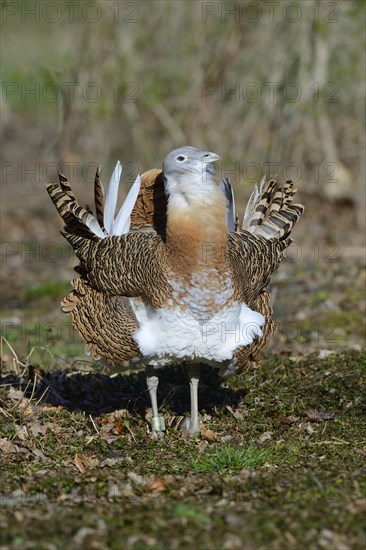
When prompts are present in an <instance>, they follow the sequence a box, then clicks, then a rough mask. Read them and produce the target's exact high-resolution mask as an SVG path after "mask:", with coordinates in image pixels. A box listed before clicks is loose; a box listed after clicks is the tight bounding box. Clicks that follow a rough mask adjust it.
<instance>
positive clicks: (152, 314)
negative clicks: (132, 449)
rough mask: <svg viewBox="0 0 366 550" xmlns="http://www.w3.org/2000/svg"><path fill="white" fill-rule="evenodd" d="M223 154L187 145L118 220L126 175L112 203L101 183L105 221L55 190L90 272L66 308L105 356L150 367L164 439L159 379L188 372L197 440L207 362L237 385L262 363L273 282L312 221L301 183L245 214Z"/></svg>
mask: <svg viewBox="0 0 366 550" xmlns="http://www.w3.org/2000/svg"><path fill="white" fill-rule="evenodd" d="M219 158H220V157H218V155H216V154H214V153H211V152H207V151H202V150H200V149H196V148H194V147H188V146H187V147H180V148H179V149H175V150H174V151H172V152H171V153H169V154H168V155H167V157H166V158H165V160H164V163H163V169H162V170H158V169H153V170H149V171H148V172H145V174H143V175H142V176H141V178H140V177H139V176H138V177H137V179H136V181H135V183H134V184H133V186H132V188H131V190H130V192H129V194H128V195H127V198H126V200H125V202H124V204H123V205H122V207H121V209H120V211H119V213H118V215H117V216H116V217H114V215H115V209H116V203H117V194H118V187H119V180H120V176H121V171H122V168H121V165H120V164H119V163H118V164H117V166H116V168H115V170H114V173H113V175H112V179H111V182H110V184H109V189H108V193H107V195H106V198H105V199H104V191H103V186H102V184H101V181H100V172H99V170H98V171H97V174H96V178H95V208H96V216H94V215H92V214H91V213H90V212H88V211H87V210H86V209H84V208H82V207H81V206H80V205H79V204H78V202H77V201H76V199H75V196H74V194H73V191H72V189H71V186H70V184H69V182H68V181H67V179H66V178H65V177H64V176H63V175H62V174H60V183H59V184H48V185H47V190H48V193H49V195H50V197H51V199H52V201H53V202H54V204H55V206H56V208H57V210H58V212H59V213H60V215H61V216H62V218H63V220H64V223H65V226H64V230H63V232H62V233H63V235H64V236H65V238H66V239H67V240H68V241H69V242H70V243H71V245H72V246H73V248H74V250H75V252H76V255H77V257H78V258H79V260H80V265H79V266H78V267H77V268H76V271H77V272H78V273H79V275H80V277H79V278H77V279H74V280H73V281H72V284H73V287H74V290H73V291H72V292H70V294H68V295H67V296H66V297H65V298H64V299H63V301H62V309H63V311H64V312H65V313H70V314H71V316H72V320H73V323H74V325H75V326H76V328H77V329H78V331H79V332H80V333H81V335H82V336H83V338H84V339H85V340H86V342H87V346H86V347H87V351H88V352H89V353H91V354H92V355H93V356H94V357H105V358H106V359H107V360H108V362H109V363H111V364H112V363H113V364H119V365H121V366H122V367H124V368H126V369H131V368H133V369H141V368H145V369H146V375H147V386H148V389H149V392H150V396H151V404H152V410H153V419H152V427H153V430H155V431H157V432H162V431H163V430H164V419H163V417H161V416H159V413H158V405H157V386H158V377H157V374H156V371H155V369H156V368H159V367H165V366H168V365H172V364H179V363H183V362H184V363H187V364H188V375H189V382H190V392H191V417H190V420H189V421H188V426H189V430H190V433H191V434H195V433H197V432H199V429H200V428H199V419H198V398H197V391H198V381H199V364H200V363H206V364H209V365H212V366H214V367H217V368H218V369H219V370H220V374H221V375H223V376H228V375H231V374H234V373H242V372H244V371H245V370H246V369H247V368H248V366H249V364H250V362H251V361H258V360H259V353H260V350H261V348H263V347H264V346H266V345H267V343H268V339H269V337H270V335H271V334H273V331H274V323H273V321H272V319H271V313H272V310H271V307H270V305H269V300H270V295H269V293H268V290H267V285H268V283H269V279H270V275H271V274H272V273H273V272H274V271H275V270H276V269H277V267H278V265H279V263H280V261H281V259H282V253H283V251H284V249H285V248H286V247H287V246H288V245H289V244H290V242H291V240H290V239H289V234H290V231H291V229H292V227H293V225H294V224H295V223H296V222H297V220H298V219H299V217H300V215H301V214H302V213H303V210H304V208H303V206H302V205H300V204H294V203H293V196H294V193H295V189H294V188H293V184H292V182H289V181H288V182H286V183H285V184H284V185H283V186H282V187H280V186H278V185H277V182H276V181H275V180H270V181H265V179H263V180H262V182H261V184H260V187H259V189H257V187H256V188H255V190H254V192H253V193H252V195H251V197H250V200H249V203H248V206H247V208H246V211H245V214H244V219H243V223H242V225H241V226H240V228H239V222H238V219H237V217H236V215H235V206H234V196H233V192H232V188H231V185H230V183H229V180H228V179H227V178H225V179H224V181H223V182H222V183H221V185H220V186H218V185H217V184H216V182H215V172H214V170H213V167H212V163H214V162H216V161H217V160H219Z"/></svg>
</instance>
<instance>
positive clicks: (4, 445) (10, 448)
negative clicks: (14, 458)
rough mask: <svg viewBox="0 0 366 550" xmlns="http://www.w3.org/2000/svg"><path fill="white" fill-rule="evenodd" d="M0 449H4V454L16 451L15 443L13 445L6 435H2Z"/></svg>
mask: <svg viewBox="0 0 366 550" xmlns="http://www.w3.org/2000/svg"><path fill="white" fill-rule="evenodd" d="M0 451H2V452H3V453H4V454H9V453H14V452H15V445H13V444H12V442H11V441H9V440H8V439H6V437H1V438H0Z"/></svg>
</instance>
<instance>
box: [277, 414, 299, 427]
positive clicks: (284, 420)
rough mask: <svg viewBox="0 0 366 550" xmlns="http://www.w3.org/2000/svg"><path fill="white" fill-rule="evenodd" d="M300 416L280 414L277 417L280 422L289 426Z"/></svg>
mask: <svg viewBox="0 0 366 550" xmlns="http://www.w3.org/2000/svg"><path fill="white" fill-rule="evenodd" d="M299 420H300V418H299V417H298V416H292V415H291V416H281V417H280V418H279V421H280V424H284V425H287V426H291V424H296V422H298V421H299Z"/></svg>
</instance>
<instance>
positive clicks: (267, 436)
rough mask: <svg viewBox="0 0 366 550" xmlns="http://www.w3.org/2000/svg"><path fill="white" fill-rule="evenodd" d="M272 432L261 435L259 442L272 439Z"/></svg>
mask: <svg viewBox="0 0 366 550" xmlns="http://www.w3.org/2000/svg"><path fill="white" fill-rule="evenodd" d="M272 433H273V432H264V433H262V435H261V436H259V437H258V441H259V443H264V442H265V441H269V440H270V439H272Z"/></svg>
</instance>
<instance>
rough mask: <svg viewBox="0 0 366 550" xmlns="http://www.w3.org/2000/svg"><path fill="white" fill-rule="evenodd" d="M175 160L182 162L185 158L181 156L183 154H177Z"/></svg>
mask: <svg viewBox="0 0 366 550" xmlns="http://www.w3.org/2000/svg"><path fill="white" fill-rule="evenodd" d="M177 160H178V161H179V162H183V161H184V160H186V157H183V155H179V157H177Z"/></svg>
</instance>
